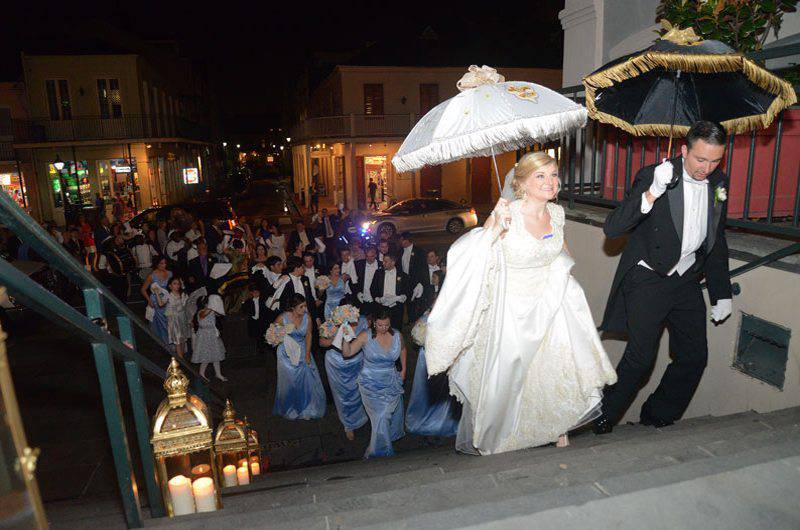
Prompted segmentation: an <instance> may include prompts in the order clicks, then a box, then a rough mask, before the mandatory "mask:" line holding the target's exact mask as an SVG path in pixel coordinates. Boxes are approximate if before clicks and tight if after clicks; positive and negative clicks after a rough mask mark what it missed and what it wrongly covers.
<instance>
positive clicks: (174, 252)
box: [166, 241, 184, 261]
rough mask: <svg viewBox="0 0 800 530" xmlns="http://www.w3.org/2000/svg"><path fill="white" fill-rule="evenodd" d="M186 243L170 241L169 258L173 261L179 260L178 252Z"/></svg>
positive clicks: (168, 247)
mask: <svg viewBox="0 0 800 530" xmlns="http://www.w3.org/2000/svg"><path fill="white" fill-rule="evenodd" d="M183 246H184V242H183V241H170V242H169V243H167V249H166V252H167V256H168V257H169V259H171V260H172V261H176V260H177V259H178V252H179V251H180V250H181V249H182V248H183Z"/></svg>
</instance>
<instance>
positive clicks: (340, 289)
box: [325, 263, 348, 320]
mask: <svg viewBox="0 0 800 530" xmlns="http://www.w3.org/2000/svg"><path fill="white" fill-rule="evenodd" d="M341 273H342V266H341V265H340V264H339V263H334V264H333V265H331V270H330V272H329V273H328V278H330V280H331V284H330V285H329V286H328V288H327V289H326V290H325V320H328V319H329V318H331V314H333V310H334V309H336V308H337V307H339V304H340V303H341V301H342V299H343V298H344V297H345V296H346V295H347V293H348V289H347V278H345V277H344V276H342V274H341Z"/></svg>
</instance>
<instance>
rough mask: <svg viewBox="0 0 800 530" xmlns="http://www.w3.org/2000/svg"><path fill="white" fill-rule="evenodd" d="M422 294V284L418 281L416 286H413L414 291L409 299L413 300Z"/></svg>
mask: <svg viewBox="0 0 800 530" xmlns="http://www.w3.org/2000/svg"><path fill="white" fill-rule="evenodd" d="M421 296H422V284H421V283H418V284H417V285H416V287H414V292H413V293H412V295H411V299H412V300H414V299H416V298H419V297H421Z"/></svg>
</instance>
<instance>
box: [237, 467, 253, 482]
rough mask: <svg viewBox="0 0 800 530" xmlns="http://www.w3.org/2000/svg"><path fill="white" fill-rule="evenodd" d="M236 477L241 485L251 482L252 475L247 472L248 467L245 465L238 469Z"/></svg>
mask: <svg viewBox="0 0 800 530" xmlns="http://www.w3.org/2000/svg"><path fill="white" fill-rule="evenodd" d="M236 478H237V479H239V485H240V486H244V485H245V484H250V476H249V475H248V474H247V468H246V467H244V466H242V467H240V468H239V469H237V470H236Z"/></svg>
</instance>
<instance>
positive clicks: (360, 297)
mask: <svg viewBox="0 0 800 530" xmlns="http://www.w3.org/2000/svg"><path fill="white" fill-rule="evenodd" d="M356 298H357V299H358V301H359V302H361V303H362V304H363V303H364V293H358V294H357V295H356Z"/></svg>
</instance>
